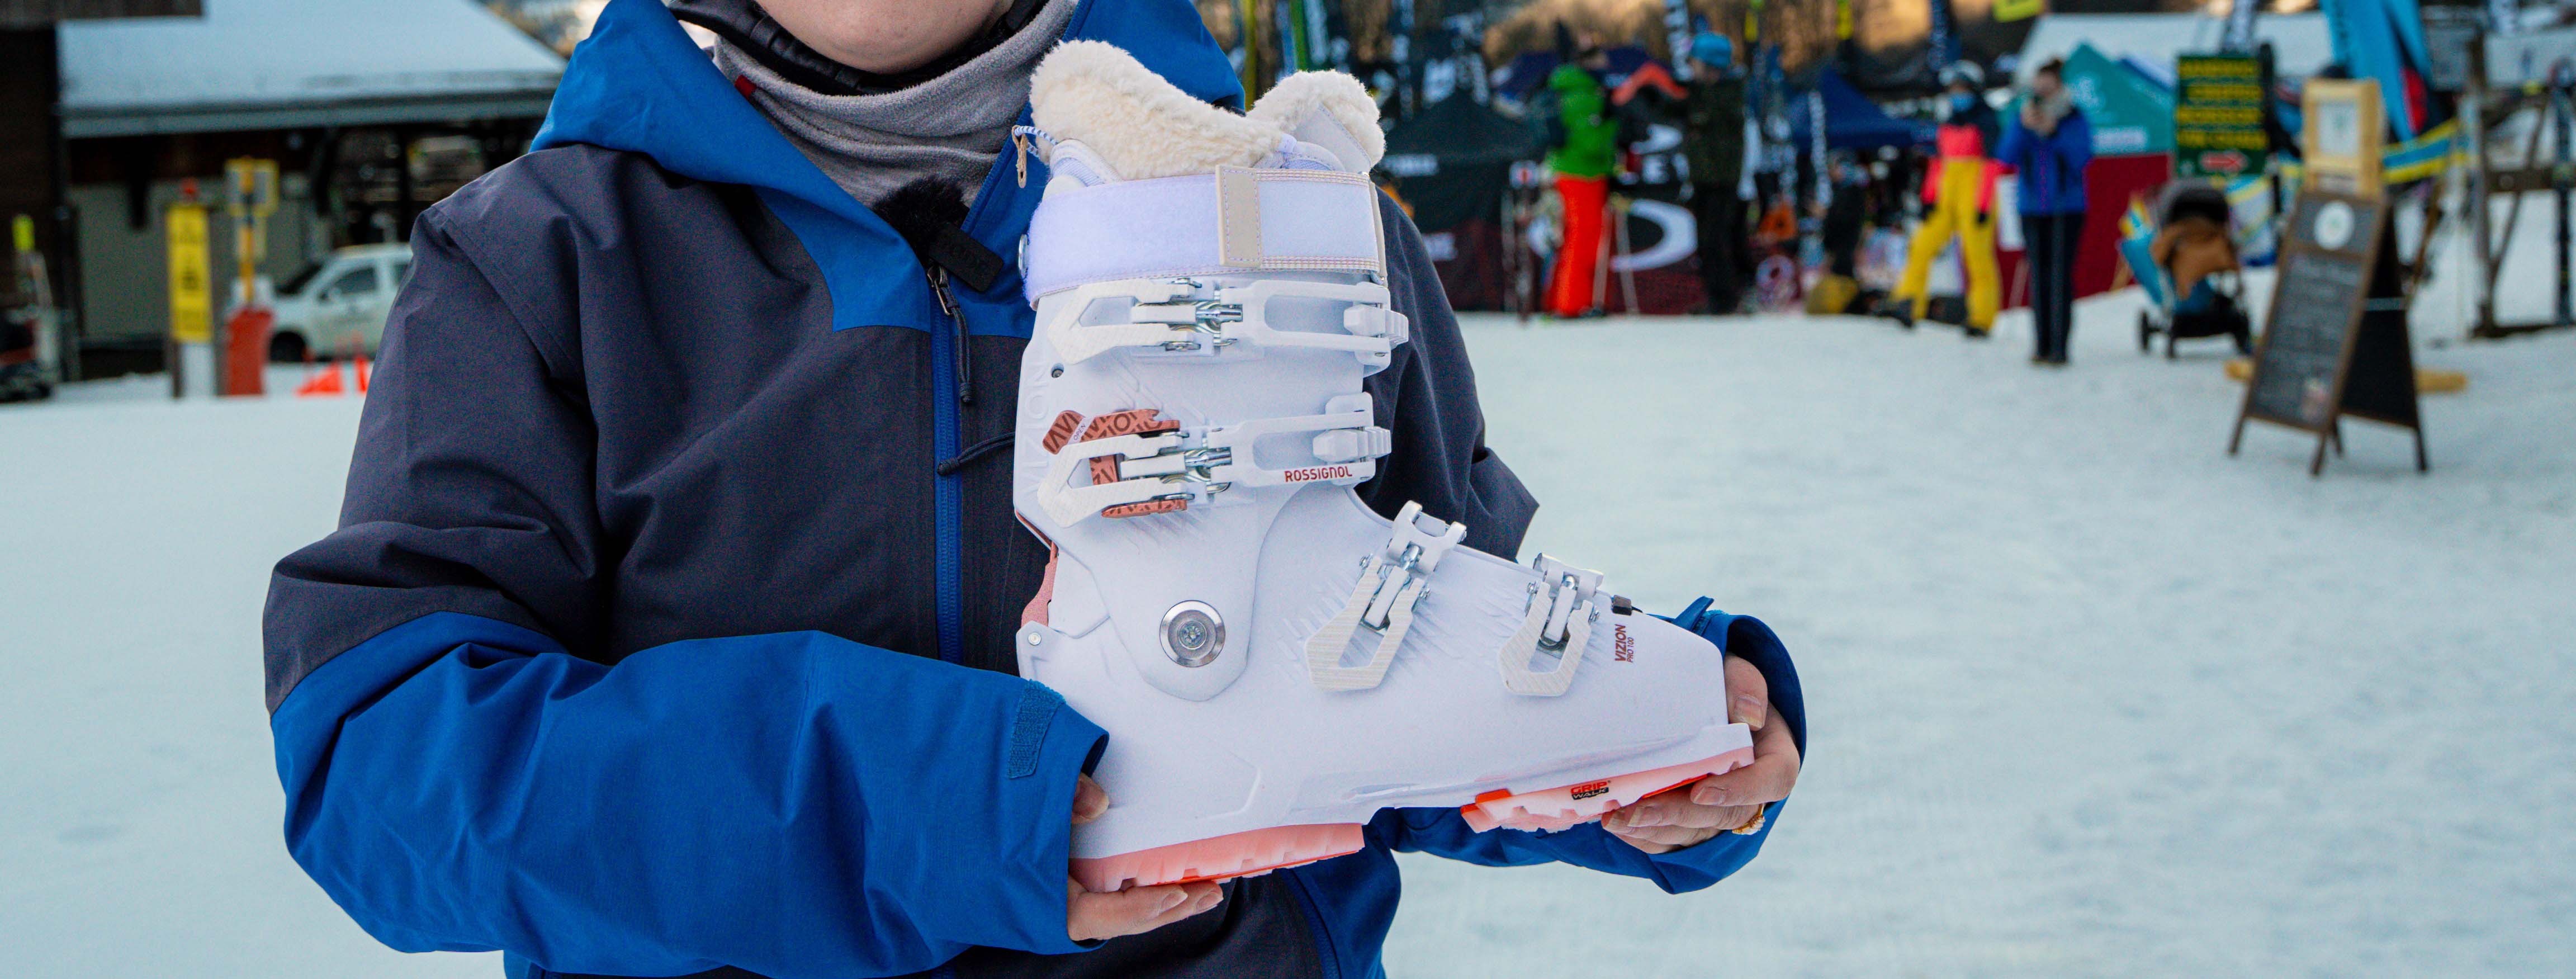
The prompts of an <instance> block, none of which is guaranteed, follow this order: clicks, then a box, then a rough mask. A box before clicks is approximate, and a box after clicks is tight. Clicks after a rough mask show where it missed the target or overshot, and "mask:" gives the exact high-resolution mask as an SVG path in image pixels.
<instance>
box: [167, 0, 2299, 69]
mask: <svg viewBox="0 0 2576 979" xmlns="http://www.w3.org/2000/svg"><path fill="white" fill-rule="evenodd" d="M209 2H214V0H209ZM2226 33H2227V22H2226V20H2225V19H2224V18H2218V17H2204V16H2201V15H2199V14H2049V15H2046V16H2044V17H2041V18H2040V19H2039V25H2038V26H2037V27H2033V28H2031V32H2030V39H2029V40H2027V41H2024V42H2022V46H2021V57H2020V62H2019V64H2018V65H2017V66H2016V67H2015V71H2016V72H2017V73H2018V76H2019V78H2020V79H2025V80H2026V79H2028V78H2029V77H2030V73H2031V71H2032V70H2033V69H2036V68H2038V67H2039V65H2040V63H2041V62H2044V61H2047V60H2048V59H2050V58H2063V57H2065V56H2067V55H2068V54H2070V53H2072V52H2073V51H2074V50H2075V46H2076V45H2078V44H2091V45H2093V47H2094V48H2095V49H2096V50H2099V51H2101V52H2102V53H2103V54H2105V55H2108V56H2110V57H2112V58H2115V59H2116V58H2120V57H2122V56H2124V55H2126V56H2135V57H2136V58H2137V59H2138V60H2139V61H2142V62H2145V63H2147V64H2149V65H2161V66H2163V67H2164V70H2165V72H2166V73H2167V77H2168V78H2169V77H2170V73H2171V72H2172V70H2173V63H2174V56H2176V55H2181V54H2198V53H2202V52H2210V51H2216V50H2218V42H2219V39H2220V38H2221V37H2223V36H2225V35H2226ZM2254 36H2255V37H2256V38H2258V39H2261V40H2265V41H2270V42H2272V57H2273V64H2274V65H2275V66H2276V68H2277V70H2278V71H2279V73H2280V74H2281V75H2282V76H2283V77H2285V78H2299V77H2304V76H2308V75H2313V74H2316V73H2317V70H2318V69H2320V68H2324V67H2325V66H2326V64H2327V63H2328V62H2331V61H2333V60H2334V38H2333V37H2332V36H2331V35H2330V34H2329V33H2328V32H2327V28H2326V17H2325V15H2324V14H2315V13H2309V14H2265V15H2263V16H2262V17H2260V18H2257V19H2256V20H2255V21H2254Z"/></svg>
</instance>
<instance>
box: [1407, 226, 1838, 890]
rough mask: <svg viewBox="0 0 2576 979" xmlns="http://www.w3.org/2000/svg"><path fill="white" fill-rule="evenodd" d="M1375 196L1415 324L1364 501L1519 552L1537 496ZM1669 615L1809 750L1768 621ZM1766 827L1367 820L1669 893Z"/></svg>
mask: <svg viewBox="0 0 2576 979" xmlns="http://www.w3.org/2000/svg"><path fill="white" fill-rule="evenodd" d="M1379 203H1380V207H1379V210H1380V212H1381V217H1382V219H1383V220H1384V221H1385V223H1386V225H1387V232H1386V246H1387V265H1388V275H1389V279H1390V285H1391V287H1392V289H1393V292H1394V298H1395V304H1396V308H1397V311H1399V312H1402V313H1404V314H1405V316H1406V317H1407V318H1409V319H1410V320H1411V321H1412V336H1411V338H1410V339H1409V340H1408V341H1407V342H1406V344H1405V345H1404V346H1403V347H1400V348H1398V349H1399V350H1406V351H1410V353H1408V354H1406V355H1404V356H1400V357H1398V358H1397V361H1396V363H1395V364H1394V365H1392V366H1390V367H1388V368H1387V369H1386V370H1385V371H1382V372H1380V373H1379V374H1378V375H1377V376H1375V377H1372V378H1370V379H1369V391H1370V393H1371V395H1373V396H1374V397H1375V399H1376V401H1377V403H1378V404H1379V405H1381V406H1384V405H1389V404H1392V405H1394V406H1395V408H1394V414H1393V416H1392V418H1391V419H1390V420H1389V421H1388V422H1387V424H1388V427H1389V428H1390V429H1391V430H1392V431H1393V433H1394V438H1395V451H1394V452H1393V453H1392V454H1390V455H1388V456H1387V458H1386V459H1385V460H1384V462H1385V463H1386V466H1385V468H1383V469H1381V470H1379V473H1378V477H1377V478H1376V479H1374V480H1371V481H1369V482H1368V483H1366V484H1364V485H1362V486H1361V487H1360V497H1361V499H1363V500H1366V501H1368V503H1369V506H1370V507H1371V508H1373V509H1375V510H1376V511H1377V512H1379V513H1380V514H1384V515H1387V516H1393V515H1394V514H1395V512H1396V511H1397V510H1400V509H1402V508H1403V506H1404V504H1405V502H1406V501H1408V500H1412V501H1417V502H1420V503H1421V504H1422V507H1423V510H1424V511H1425V512H1427V513H1429V514H1430V515H1431V516H1434V517H1438V518H1440V519H1443V520H1450V521H1462V522H1464V523H1466V524H1467V539H1466V544H1467V546H1469V547H1473V548H1475V549H1477V550H1480V551H1484V552H1485V553H1488V554H1494V555H1498V556H1501V557H1505V558H1512V557H1516V556H1517V555H1518V554H1519V553H1520V544H1521V537H1522V535H1523V534H1524V533H1526V532H1527V531H1528V530H1529V523H1530V519H1531V518H1532V517H1533V516H1535V515H1536V514H1537V512H1538V501H1537V500H1536V499H1534V498H1532V497H1531V496H1530V494H1529V491H1528V490H1527V489H1524V488H1523V487H1522V486H1521V482H1520V479H1519V478H1518V477H1516V476H1513V475H1512V473H1511V470H1509V469H1507V468H1505V467H1504V466H1503V462H1502V459H1501V457H1499V456H1496V455H1494V454H1493V453H1492V452H1491V451H1490V450H1488V449H1486V448H1485V445H1484V417H1483V414H1482V412H1481V410H1480V409H1479V408H1478V407H1477V403H1476V378H1475V372H1474V370H1473V369H1472V368H1471V367H1470V366H1469V364H1468V362H1467V351H1466V344H1465V340H1464V338H1463V337H1461V336H1460V335H1459V331H1458V321H1457V317H1456V316H1455V315H1454V314H1453V313H1452V312H1451V311H1450V308H1449V300H1448V297H1447V295H1446V294H1445V293H1443V292H1442V291H1441V285H1440V279H1439V276H1438V275H1437V274H1436V272H1435V270H1434V269H1433V268H1432V266H1431V262H1430V259H1429V258H1428V256H1427V255H1426V254H1425V253H1424V251H1423V248H1422V240H1421V232H1420V231H1418V230H1416V229H1415V228H1414V226H1413V223H1412V221H1410V220H1408V219H1406V218H1405V216H1404V214H1403V212H1402V211H1400V210H1397V209H1396V208H1395V206H1394V204H1393V203H1392V202H1390V201H1384V200H1381V201H1380V202H1379ZM1674 621H1675V622H1677V623H1679V624H1681V625H1682V626H1683V627H1684V628H1691V629H1697V630H1698V631H1699V632H1700V634H1701V635H1703V636H1707V637H1708V638H1709V639H1710V641H1712V642H1717V643H1718V644H1719V645H1720V647H1721V648H1724V649H1725V650H1726V651H1727V652H1728V653H1729V654H1731V655H1735V656H1740V657H1742V658H1744V659H1746V660H1749V661H1751V662H1752V663H1753V665H1754V666H1755V667H1757V668H1759V669H1760V670H1761V671H1762V674H1763V677H1764V679H1765V680H1767V681H1768V682H1769V685H1770V688H1771V702H1772V704H1773V705H1774V706H1776V707H1778V708H1779V710H1780V715H1781V718H1782V720H1783V721H1785V722H1786V723H1788V724H1789V725H1790V727H1789V730H1790V732H1791V733H1792V734H1794V735H1795V736H1796V738H1797V743H1798V745H1799V748H1800V750H1801V751H1804V750H1805V747H1806V730H1807V728H1806V716H1807V715H1806V705H1805V701H1804V699H1803V698H1802V697H1801V696H1800V694H1799V690H1798V674H1797V671H1796V670H1795V669H1794V668H1793V667H1791V666H1790V663H1789V656H1788V653H1787V652H1786V651H1785V650H1783V649H1781V647H1780V641H1779V639H1778V638H1777V637H1775V636H1773V635H1772V634H1771V630H1770V629H1768V628H1765V627H1764V626H1763V625H1762V624H1761V623H1760V622H1757V621H1754V620H1752V619H1747V618H1737V617H1734V616H1729V615H1726V614H1724V613H1722V612H1716V611H1713V610H1710V609H1709V608H1708V601H1707V600H1706V599H1702V600H1701V601H1700V603H1699V604H1697V605H1694V606H1692V607H1691V608H1690V609H1688V610H1686V611H1685V612H1684V613H1683V614H1682V615H1681V616H1679V617H1676V618H1675V620H1674ZM1779 808H1780V806H1779V805H1778V804H1774V805H1773V806H1772V811H1771V814H1772V815H1773V816H1775V817H1776V816H1777V815H1778V812H1779ZM1769 833H1770V829H1769V827H1768V826H1767V825H1766V826H1765V827H1764V828H1763V829H1762V830H1761V831H1759V832H1757V833H1754V834H1752V835H1749V836H1734V835H1722V836H1720V837H1718V838H1717V839H1713V840H1710V841H1708V842H1706V843H1702V844H1700V845H1698V846H1694V847H1690V848H1687V849H1683V850H1676V851H1674V852H1672V853H1667V854H1662V855H1659V856H1649V855H1647V854H1646V852H1645V851H1643V850H1639V849H1637V848H1636V847H1633V846H1629V845H1628V844H1626V843H1624V842H1621V841H1619V840H1618V839H1617V838H1615V837H1612V836H1611V835H1610V834H1609V833H1608V832H1607V831H1605V830H1603V829H1602V828H1601V827H1600V826H1598V825H1586V826H1578V827H1575V828H1574V829H1570V830H1567V831H1565V832H1562V833H1530V832H1522V831H1518V830H1508V829H1498V830H1493V831H1491V832H1486V833H1478V832H1475V831H1474V830H1471V829H1469V828H1468V827H1467V823H1466V820H1465V819H1463V818H1461V817H1460V816H1459V815H1458V811H1457V810H1455V809H1398V810H1389V811H1386V812H1381V813H1379V814H1378V816H1377V818H1376V819H1375V820H1373V821H1371V822H1370V823H1369V827H1368V835H1369V838H1370V840H1371V841H1373V842H1374V843H1376V844H1378V845H1382V846H1386V847H1389V848H1391V849H1396V850H1405V851H1418V852H1424V853H1433V854H1438V855H1440V856H1445V857H1450V858H1454V859H1458V860H1465V861H1469V862H1471V863H1479V864H1484V865H1487V866H1521V865H1526V864H1534V863H1547V862H1549V861H1562V862H1565V863H1570V864H1574V865H1576V866H1581V867H1589V868H1592V869H1594V870H1604V871H1608V872H1611V873H1616V874H1625V875H1628V876H1631V877H1644V878H1647V879H1649V880H1653V881H1655V882H1656V884H1657V885H1658V886H1661V887H1663V888H1664V889H1665V890H1667V891H1672V892H1680V891H1687V890H1696V889H1699V888H1702V887H1706V886H1708V885H1710V884H1713V883H1716V882H1717V881H1718V879H1719V878H1722V877H1725V876H1726V875H1728V874H1731V873H1734V872H1735V870H1736V868H1739V867H1742V866H1743V865H1744V864H1745V862H1747V861H1749V860H1751V859H1753V855H1754V853H1755V852H1756V851H1758V850H1760V849H1761V847H1762V840H1763V839H1765V838H1766V837H1767V836H1768V834H1769Z"/></svg>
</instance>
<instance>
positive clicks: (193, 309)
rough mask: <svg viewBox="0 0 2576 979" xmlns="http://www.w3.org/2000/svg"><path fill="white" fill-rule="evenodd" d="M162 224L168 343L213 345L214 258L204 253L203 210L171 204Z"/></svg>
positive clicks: (202, 208)
mask: <svg viewBox="0 0 2576 979" xmlns="http://www.w3.org/2000/svg"><path fill="white" fill-rule="evenodd" d="M163 224H164V225H165V226H166V228H167V229H168V230H167V235H168V237H169V239H170V339H172V340H175V341H178V342H180V343H213V342H214V340H215V293H214V281H213V278H212V276H213V273H214V268H213V265H214V258H213V256H212V255H211V254H210V253H209V251H208V249H207V241H206V207H205V205H203V204H172V205H170V210H169V211H168V213H167V214H166V215H165V216H164V219H163Z"/></svg>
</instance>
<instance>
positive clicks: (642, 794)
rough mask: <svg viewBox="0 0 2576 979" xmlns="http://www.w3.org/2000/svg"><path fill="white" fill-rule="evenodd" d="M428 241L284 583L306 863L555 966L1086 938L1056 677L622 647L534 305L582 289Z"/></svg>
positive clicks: (291, 726) (647, 968)
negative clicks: (604, 646)
mask: <svg viewBox="0 0 2576 979" xmlns="http://www.w3.org/2000/svg"><path fill="white" fill-rule="evenodd" d="M414 244H415V249H416V252H417V255H418V257H417V260H416V265H415V271H414V273H413V279H412V281H411V283H410V285H409V286H408V287H407V288H406V290H405V292H404V294H403V296H402V298H401V300H400V301H399V303H398V304H397V306H396V309H395V312H394V314H393V317H392V321H391V325H390V326H389V328H388V331H387V341H386V344H385V350H384V358H383V366H382V369H381V370H380V371H379V372H378V374H377V375H376V377H375V380H374V385H373V389H372V391H371V392H370V397H369V399H368V404H367V407H366V410H365V415H364V419H363V421H362V422H361V424H360V429H359V438H358V449H357V454H356V457H355V460H354V462H353V464H352V466H351V469H350V474H349V484H348V495H347V499H346V502H345V504H344V505H343V512H342V515H341V527H340V529H339V530H338V531H337V532H336V533H334V534H332V535H331V536H329V537H327V538H325V539H323V540H322V541H321V542H319V543H316V544H314V545H312V546H310V547H307V548H305V549H303V550H301V551H298V552H296V553H295V554H293V555H291V556H289V557H287V558H286V559H285V560H284V561H283V562H281V563H280V564H279V565H278V568H277V571H276V574H275V576H274V577H273V579H272V583H271V588H270V593H269V604H268V610H267V614H266V644H267V658H268V673H269V704H270V710H271V712H272V713H271V720H270V730H271V733H272V735H273V737H274V740H275V748H276V758H277V770H278V778H279V780H280V782H281V783H283V785H284V787H285V790H286V801H287V806H286V808H287V817H286V826H285V830H286V842H287V846H288V849H289V850H290V851H291V853H292V854H293V856H294V858H295V860H296V861H297V863H299V864H300V865H302V866H303V868H304V869H305V871H306V872H307V873H308V874H310V875H311V876H312V878H313V879H314V881H315V882H317V883H319V884H320V885H321V886H322V888H323V890H324V891H325V892H327V893H329V894H330V896H331V897H332V899H333V900H335V901H337V902H338V903H339V904H340V906H341V907H342V908H343V909H345V910H346V911H347V912H348V913H349V915H350V916H351V917H352V918H354V919H355V920H356V921H357V922H358V924H359V925H360V926H361V927H363V928H365V929H366V930H367V931H368V932H369V933H370V934H372V935H374V936H375V937H376V938H377V939H379V940H381V941H383V942H384V943H385V944H387V945H390V946H392V947H394V948H396V949H400V950H403V951H429V950H460V951H467V950H492V949H501V950H507V951H510V952H513V953H517V954H518V955H521V956H524V957H526V958H529V959H532V960H534V961H536V962H537V963H539V964H541V965H543V966H545V967H547V968H549V969H555V970H561V971H568V972H580V973H613V974H618V975H678V974H683V973H690V972H698V971H704V970H708V969H714V968H717V967H720V966H738V967H741V968H745V969H749V970H752V971H754V972H758V973H760V974H763V975H767V976H772V977H775V979H800V977H822V976H872V975H892V974H899V973H906V972H913V971H917V970H921V969H926V968H929V967H932V966H935V965H937V964H938V963H940V962H942V961H945V960H947V959H948V958H950V957H952V956H954V955H955V954H956V953H957V952H959V951H961V950H963V949H965V948H967V947H969V946H972V945H994V946H1001V947H1006V948H1016V949H1025V950H1031V951H1038V952H1070V951H1074V950H1075V949H1076V946H1075V945H1074V944H1073V943H1072V942H1070V941H1069V940H1068V939H1067V938H1066V936H1065V931H1064V912H1065V867H1066V855H1067V845H1068V841H1069V835H1070V833H1069V827H1068V825H1067V824H1068V813H1069V812H1070V811H1071V808H1070V807H1071V804H1072V796H1073V789H1074V782H1075V779H1076V777H1077V775H1078V773H1079V771H1080V770H1081V769H1082V768H1084V767H1085V766H1086V765H1088V764H1089V763H1090V762H1091V761H1092V760H1093V759H1094V757H1095V755H1096V753H1097V751H1098V750H1099V747H1100V745H1101V743H1102V740H1103V736H1102V734H1101V732H1100V730H1099V729H1098V728H1096V727H1094V726H1092V725H1091V724H1090V723H1089V722H1088V721H1086V720H1084V719H1083V718H1082V717H1080V716H1079V715H1077V714H1076V713H1075V712H1074V711H1072V710H1071V709H1070V708H1068V707H1066V706H1064V704H1063V701H1062V700H1061V698H1059V697H1057V696H1056V695H1055V694H1054V693H1052V692H1051V691H1048V690H1047V689H1045V688H1044V687H1041V686H1039V685H1037V684H1034V683H1030V682H1028V681H1024V680H1020V679H1017V678H1014V677H1010V676H1006V675H1002V674H998V673H988V672H980V671H975V670H970V669H967V668H964V667H958V666H952V665H949V664H945V663H940V662H937V661H933V660H927V659H922V658H917V657H911V656H904V655H900V654H897V653H893V652H889V651H886V650H883V649H877V648H873V647H869V646H865V645H862V644H859V643H856V642H851V641H848V640H845V639H841V638H836V637H833V636H829V635H823V634H819V633H792V634H774V635H758V636H740V637H732V638H710V639H702V640H694V641H689V642H681V643H674V644H671V645H666V646H661V647H656V648H652V649H646V650H643V651H640V652H636V653H634V654H632V655H629V656H626V657H624V658H623V659H622V660H620V661H618V662H616V663H615V664H614V665H611V664H609V663H608V662H604V660H605V659H606V657H605V656H604V655H603V654H601V652H600V651H599V650H598V649H597V643H598V640H597V636H598V635H599V633H600V632H601V631H602V630H601V628H600V626H599V624H598V622H597V618H598V616H599V615H600V612H599V609H600V607H601V604H602V603H601V601H600V597H599V596H600V595H601V593H602V591H603V589H605V588H606V587H608V585H607V583H606V580H605V579H606V575H607V574H608V570H607V569H608V567H609V566H611V565H612V564H613V563H614V562H615V561H616V560H617V557H616V547H615V545H614V543H613V542H612V541H610V540H608V539H605V538H606V535H604V534H602V532H601V531H600V529H599V527H598V526H597V520H596V517H595V516H594V514H595V510H594V507H593V505H592V494H591V480H592V473H591V458H592V455H591V454H592V445H593V441H594V430H593V428H592V423H591V418H592V415H591V411H590V406H589V405H588V404H587V403H586V400H585V398H584V396H583V395H582V393H581V391H582V385H581V384H580V382H579V366H578V363H577V360H576V359H575V358H574V357H573V356H572V349H571V348H573V347H574V346H577V345H575V344H572V343H571V342H569V341H568V340H566V339H565V338H564V337H562V336H557V335H551V334H549V333H548V332H547V331H545V330H531V329H529V328H527V327H526V326H525V325H524V324H525V323H526V322H527V317H526V316H525V315H523V313H524V312H525V311H527V310H530V309H532V308H535V309H538V310H539V311H540V312H542V307H543V306H544V305H545V304H547V303H552V302H557V301H559V300H557V299H556V298H554V296H555V295H557V294H559V293H564V292H569V291H570V290H569V289H563V290H554V291H533V292H532V291H531V290H529V289H528V288H527V286H528V285H529V284H530V281H531V279H532V277H534V276H536V275H537V273H531V272H530V271H528V267H529V266H535V267H537V268H540V269H542V268H543V267H544V265H545V264H546V261H547V260H548V258H549V256H543V255H521V256H517V257H516V264H513V265H496V264H495V263H492V262H489V261H485V260H483V259H482V258H481V256H479V255H477V254H475V250H474V249H473V248H471V247H468V246H465V245H461V244H460V243H459V239H458V237H457V234H456V233H455V232H454V231H453V230H452V229H449V228H446V227H444V226H443V225H442V222H441V221H440V220H439V214H438V212H436V211H433V212H432V213H431V215H430V216H428V217H424V218H423V220H422V221H421V223H420V225H419V232H418V233H417V234H416V236H415V242H414ZM501 283H510V284H512V286H511V287H509V288H503V287H500V285H499V284H501ZM706 600H708V601H723V600H725V598H724V596H720V595H710V596H707V598H706Z"/></svg>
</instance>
